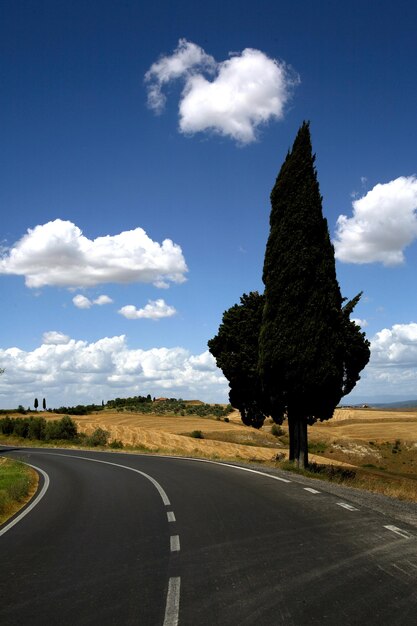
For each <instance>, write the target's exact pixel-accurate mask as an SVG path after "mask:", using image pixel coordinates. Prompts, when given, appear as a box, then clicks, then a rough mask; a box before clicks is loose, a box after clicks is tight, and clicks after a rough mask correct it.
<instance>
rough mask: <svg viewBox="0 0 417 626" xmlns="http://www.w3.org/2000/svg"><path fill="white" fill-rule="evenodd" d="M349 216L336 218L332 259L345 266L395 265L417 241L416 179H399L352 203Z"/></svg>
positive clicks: (372, 190) (399, 262)
mask: <svg viewBox="0 0 417 626" xmlns="http://www.w3.org/2000/svg"><path fill="white" fill-rule="evenodd" d="M352 206H353V216H352V217H350V218H349V217H347V216H346V215H340V216H339V218H338V220H337V226H336V239H335V241H334V246H335V253H336V258H337V259H339V260H340V261H343V262H346V263H375V262H380V263H383V264H384V265H399V264H401V263H403V262H404V248H405V247H406V246H408V245H409V244H411V243H412V241H414V239H416V238H417V215H416V210H417V178H416V177H415V176H408V177H405V176H401V177H400V178H397V179H395V180H392V181H391V182H389V183H386V184H378V185H375V187H374V188H373V189H371V191H368V193H367V194H366V195H365V196H363V197H361V198H359V199H358V200H355V201H354V202H353V205H352Z"/></svg>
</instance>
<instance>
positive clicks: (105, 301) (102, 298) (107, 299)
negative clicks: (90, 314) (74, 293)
mask: <svg viewBox="0 0 417 626" xmlns="http://www.w3.org/2000/svg"><path fill="white" fill-rule="evenodd" d="M112 302H113V300H112V299H111V298H110V297H109V296H106V295H104V294H103V295H102V296H99V297H98V298H96V299H95V300H93V304H98V305H99V306H103V304H112Z"/></svg>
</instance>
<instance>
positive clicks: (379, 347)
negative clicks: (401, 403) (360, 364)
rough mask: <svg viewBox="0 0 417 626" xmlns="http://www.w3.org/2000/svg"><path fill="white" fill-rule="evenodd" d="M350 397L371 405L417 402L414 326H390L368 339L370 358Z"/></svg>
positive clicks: (415, 331) (414, 324) (416, 356)
mask: <svg viewBox="0 0 417 626" xmlns="http://www.w3.org/2000/svg"><path fill="white" fill-rule="evenodd" d="M354 395H360V396H361V397H362V398H364V399H367V398H368V399H369V400H371V399H373V401H374V402H378V401H385V400H384V399H385V398H387V397H388V398H389V397H390V396H392V398H393V399H395V398H397V399H400V400H401V399H402V400H409V399H415V398H417V323H415V322H411V323H409V324H394V325H393V326H392V327H391V328H383V329H382V330H380V331H379V332H377V333H376V335H375V336H374V337H373V338H372V339H371V358H370V361H369V364H368V365H367V366H366V368H365V370H364V371H363V373H362V375H361V381H360V382H359V383H358V385H357V387H356V388H355V390H354Z"/></svg>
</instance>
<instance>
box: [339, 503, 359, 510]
mask: <svg viewBox="0 0 417 626" xmlns="http://www.w3.org/2000/svg"><path fill="white" fill-rule="evenodd" d="M336 504H337V506H341V507H343V508H344V509H347V510H348V511H359V509H356V508H355V507H354V506H352V505H351V504H346V502H336Z"/></svg>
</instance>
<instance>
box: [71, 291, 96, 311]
mask: <svg viewBox="0 0 417 626" xmlns="http://www.w3.org/2000/svg"><path fill="white" fill-rule="evenodd" d="M72 301H73V303H74V305H75V306H76V307H77V308H78V309H89V308H90V307H92V306H93V303H92V302H91V300H89V299H88V298H87V297H86V296H82V295H81V294H77V295H76V296H74V297H73V299H72Z"/></svg>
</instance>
